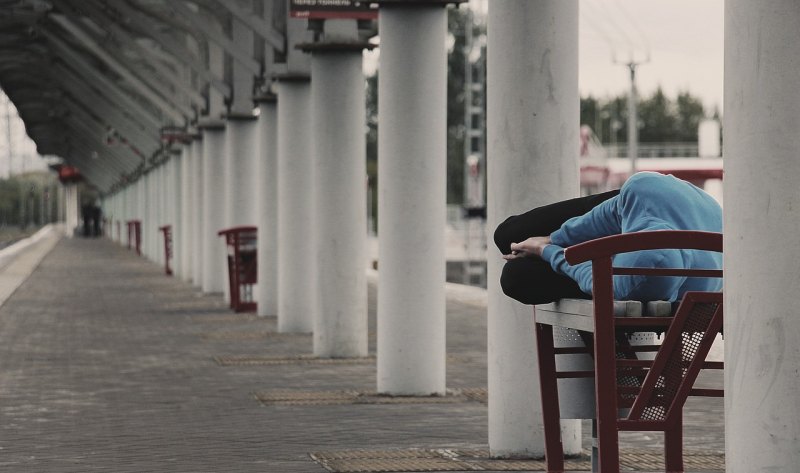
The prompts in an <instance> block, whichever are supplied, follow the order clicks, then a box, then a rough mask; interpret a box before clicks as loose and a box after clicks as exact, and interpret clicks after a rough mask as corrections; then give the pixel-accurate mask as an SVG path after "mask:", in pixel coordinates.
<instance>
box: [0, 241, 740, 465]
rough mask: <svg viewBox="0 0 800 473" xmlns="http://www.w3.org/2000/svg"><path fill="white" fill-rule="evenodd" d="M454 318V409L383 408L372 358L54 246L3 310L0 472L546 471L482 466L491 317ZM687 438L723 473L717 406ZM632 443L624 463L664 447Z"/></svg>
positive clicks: (701, 408) (101, 257)
mask: <svg viewBox="0 0 800 473" xmlns="http://www.w3.org/2000/svg"><path fill="white" fill-rule="evenodd" d="M375 294H376V292H375V288H374V287H370V290H369V304H370V349H371V352H372V353H374V349H375V333H374V332H375V303H376V301H375ZM447 307H448V313H447V322H448V326H447V327H448V328H447V346H448V355H449V356H448V371H447V383H448V387H449V388H450V389H452V394H451V395H450V396H448V397H446V398H441V399H430V400H429V401H430V402H427V401H426V402H423V403H412V402H407V401H408V400H402V399H401V400H399V401H400V402H396V403H384V402H385V400H384V399H381V398H377V399H376V398H375V397H374V396H371V394H372V393H371V392H372V391H373V390H374V389H375V376H376V374H375V361H374V358H371V359H362V360H346V361H344V362H337V363H329V362H328V363H326V362H321V361H319V360H315V359H313V357H310V354H311V349H312V341H311V336H310V334H293V335H289V334H278V333H276V320H275V318H274V317H264V318H258V317H255V316H252V315H237V314H233V313H231V312H230V311H229V310H228V309H227V308H226V306H225V304H224V303H223V301H222V299H221V297H220V296H218V295H202V294H200V293H199V292H198V291H197V290H196V289H195V288H193V287H192V286H191V285H189V284H186V283H184V282H181V281H179V280H177V279H176V278H170V277H167V276H165V275H164V274H163V270H162V268H160V267H159V266H157V265H155V264H153V263H151V262H148V261H147V260H145V259H143V258H140V257H137V256H136V255H135V254H134V253H133V252H130V251H127V250H126V249H124V248H121V247H119V246H117V245H115V244H113V243H111V242H109V241H107V240H103V239H99V240H84V239H62V240H61V241H60V242H59V243H58V244H57V245H56V246H55V248H54V249H53V251H52V252H50V253H49V254H48V255H47V256H46V257H45V258H44V259H43V260H42V262H41V264H40V265H39V266H38V268H37V269H36V270H35V271H34V272H33V273H32V274H31V276H30V277H29V278H28V279H27V281H25V282H24V283H23V284H22V285H21V286H20V287H19V289H17V290H16V292H15V293H14V294H13V295H12V296H11V297H10V298H9V299H8V300H7V301H6V303H5V304H4V305H3V306H2V307H0V471H3V472H6V471H7V472H28V471H30V472H92V471H104V472H286V473H291V472H324V471H342V472H344V471H501V470H504V471H508V470H509V469H513V470H515V471H541V469H540V466H537V465H538V464H534V463H520V462H517V463H516V464H514V462H504V463H492V462H491V461H489V462H488V463H487V462H486V458H484V457H485V454H486V449H487V441H488V440H487V406H486V404H485V396H486V316H485V308H483V307H480V306H476V305H474V304H467V303H460V302H457V301H448V306H447ZM521 375H524V374H521ZM259 399H261V400H259ZM686 423H687V428H686V433H685V436H686V445H687V451H688V452H689V453H691V454H692V455H693V456H692V458H693V459H694V460H698V461H701V460H702V461H707V463H702V464H701V463H698V465H710V466H708V468H706V467H702V468H699V469H698V470H697V471H720V468H719V466H720V465H721V462H722V457H721V455H722V452H723V451H724V447H723V440H722V401H721V400H717V399H712V400H702V401H700V402H695V403H692V405H691V406H690V410H689V411H688V413H687V415H686ZM584 430H585V431H586V430H588V429H584ZM626 438H627V439H628V440H626V441H625V442H623V445H624V446H628V447H629V453H630V454H631V455H632V457H631V458H633V460H634V461H640V460H637V458H638V459H642V458H645V456H648V455H649V456H650V457H652V453H657V452H658V450H657V449H658V448H659V447H660V440H659V439H658V438H657V437H656V436H654V437H653V438H651V437H648V436H646V435H641V434H640V435H633V436H627V437H626ZM585 445H586V446H588V444H585ZM425 452H433V453H430V454H429V453H425ZM637 455H638V456H637ZM420 456H422V457H424V458H423V459H425V458H427V459H428V460H431V461H428V462H427V463H425V462H422V463H409V462H405V463H404V462H403V461H399V460H403V459H406V460H407V459H408V458H412V459H413V458H417V459H418V460H419V458H418V457H420ZM354 457H355V458H354ZM315 458H316V459H317V460H319V461H315ZM648 458H649V457H648ZM338 460H341V461H338ZM345 460H348V461H349V463H348V462H347V461H345ZM336 461H338V463H337V462H336ZM641 461H644V460H641ZM481 462H482V463H481ZM323 464H325V465H327V468H328V469H327V470H326V468H325V467H323ZM573 465H575V466H574V468H577V469H585V468H586V466H585V462H584V463H580V464H579V463H574V464H573ZM647 465H648V464H647V463H642V464H641V465H640V466H636V465H634V466H632V467H631V468H633V469H635V470H637V471H642V470H649V468H648V466H647ZM398 468H406V469H405V470H404V469H398ZM426 468H427V469H426ZM437 468H438V469H437ZM453 468H460V469H453Z"/></svg>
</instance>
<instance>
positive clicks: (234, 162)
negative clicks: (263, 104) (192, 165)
mask: <svg viewBox="0 0 800 473" xmlns="http://www.w3.org/2000/svg"><path fill="white" fill-rule="evenodd" d="M256 118H257V117H255V116H253V115H252V114H250V115H229V116H228V119H227V121H226V125H225V165H224V174H223V180H224V187H225V227H227V228H229V227H236V226H241V225H256V177H257V174H256V160H255V156H256V149H255V148H256V132H257V127H256Z"/></svg>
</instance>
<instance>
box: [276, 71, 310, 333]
mask: <svg viewBox="0 0 800 473" xmlns="http://www.w3.org/2000/svg"><path fill="white" fill-rule="evenodd" d="M310 89H311V87H310V85H309V81H308V78H302V77H301V78H297V77H295V78H292V79H288V78H285V79H284V80H281V81H280V82H279V83H278V100H280V107H278V244H279V245H280V251H279V252H278V331H279V332H311V331H312V329H313V324H314V310H315V308H316V296H317V290H316V287H315V286H316V285H315V284H314V281H315V279H314V277H313V275H314V272H315V271H316V269H317V265H316V260H315V258H314V254H313V253H312V252H311V251H309V248H310V246H311V244H312V242H313V241H314V240H313V233H312V232H313V231H314V228H315V225H314V222H313V219H314V208H313V202H314V201H313V193H314V188H313V179H312V172H313V171H314V169H313V160H312V150H311V136H310V134H311V133H316V131H315V130H310V129H309V126H308V125H309V123H311V113H310V97H311V90H310Z"/></svg>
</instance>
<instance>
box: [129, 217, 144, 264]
mask: <svg viewBox="0 0 800 473" xmlns="http://www.w3.org/2000/svg"><path fill="white" fill-rule="evenodd" d="M126 224H127V225H128V249H129V250H130V249H131V244H133V243H135V244H136V254H137V255H139V256H142V221H141V220H128V221H127V222H126Z"/></svg>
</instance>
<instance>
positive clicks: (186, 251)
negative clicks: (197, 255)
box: [175, 140, 197, 281]
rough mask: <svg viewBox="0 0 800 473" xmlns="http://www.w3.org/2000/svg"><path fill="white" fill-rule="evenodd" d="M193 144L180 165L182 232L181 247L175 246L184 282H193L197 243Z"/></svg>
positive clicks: (188, 145) (187, 146)
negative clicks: (193, 254)
mask: <svg viewBox="0 0 800 473" xmlns="http://www.w3.org/2000/svg"><path fill="white" fill-rule="evenodd" d="M193 142H194V140H192V141H191V142H188V143H186V144H185V145H184V146H183V148H182V150H181V165H180V199H181V211H180V215H181V219H180V220H181V225H180V226H181V231H180V238H179V240H178V242H179V245H180V246H178V245H176V246H175V253H176V254H180V258H179V259H178V260H176V264H175V271H176V274H177V275H178V276H179V277H180V278H181V279H183V280H184V281H191V280H192V263H193V261H192V247H193V245H194V244H195V242H196V241H197V237H196V236H195V235H194V232H193V231H192V230H193V229H192V223H193V222H192V217H193V215H194V210H195V207H196V206H197V202H195V201H193V200H192V198H191V190H192V180H193V179H194V177H195V176H194V168H193V166H194V156H192V147H193V146H194V144H193Z"/></svg>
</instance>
